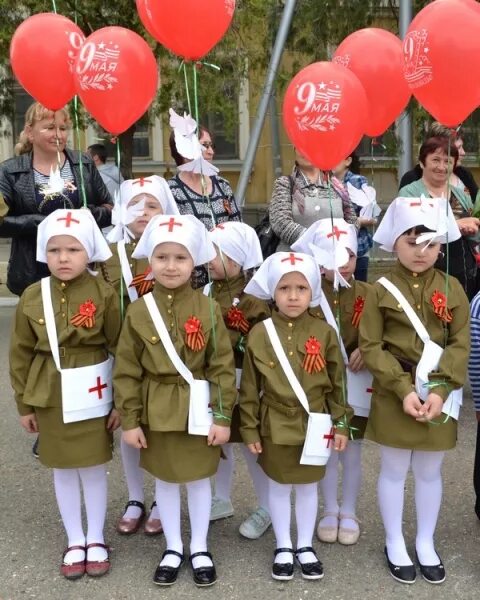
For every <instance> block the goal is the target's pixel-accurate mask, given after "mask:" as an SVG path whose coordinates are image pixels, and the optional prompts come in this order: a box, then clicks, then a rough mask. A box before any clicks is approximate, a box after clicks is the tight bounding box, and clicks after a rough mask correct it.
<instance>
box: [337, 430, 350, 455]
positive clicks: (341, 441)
mask: <svg viewBox="0 0 480 600" xmlns="http://www.w3.org/2000/svg"><path fill="white" fill-rule="evenodd" d="M334 442H335V444H334V446H333V447H334V449H335V450H336V451H337V452H343V451H344V450H345V448H346V447H347V444H348V436H347V435H344V434H343V433H335V437H334Z"/></svg>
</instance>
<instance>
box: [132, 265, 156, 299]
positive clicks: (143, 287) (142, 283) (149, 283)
mask: <svg viewBox="0 0 480 600" xmlns="http://www.w3.org/2000/svg"><path fill="white" fill-rule="evenodd" d="M151 272H152V268H151V267H147V268H146V269H145V271H144V272H143V273H140V275H136V276H135V277H134V278H133V279H132V283H131V284H130V285H129V286H128V287H134V288H135V289H136V290H137V294H138V297H139V298H141V297H142V296H144V295H145V294H148V293H149V292H151V291H152V290H153V286H154V284H155V279H153V278H152V277H148V279H147V276H149V275H150V274H151Z"/></svg>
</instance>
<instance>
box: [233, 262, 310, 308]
mask: <svg viewBox="0 0 480 600" xmlns="http://www.w3.org/2000/svg"><path fill="white" fill-rule="evenodd" d="M294 272H298V273H302V274H303V275H305V279H306V280H307V281H308V284H309V285H310V288H311V290H312V300H311V302H310V306H318V305H319V303H320V297H321V295H322V289H321V282H320V270H319V268H318V265H317V264H316V263H315V261H314V260H313V258H312V257H311V256H309V255H308V254H302V253H300V252H276V253H275V254H272V255H271V256H269V257H268V258H267V259H266V260H265V262H264V263H263V264H262V265H261V266H260V268H259V269H258V271H257V272H256V273H255V275H254V276H253V277H252V279H250V281H249V282H248V284H247V286H246V287H245V293H246V294H251V295H252V296H255V297H257V298H260V299H262V300H270V299H273V296H274V294H275V289H276V288H277V285H278V282H279V281H280V279H281V278H282V277H283V276H284V275H286V274H287V273H294Z"/></svg>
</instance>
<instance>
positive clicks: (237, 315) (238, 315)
mask: <svg viewBox="0 0 480 600" xmlns="http://www.w3.org/2000/svg"><path fill="white" fill-rule="evenodd" d="M225 324H226V326H227V327H228V329H233V330H234V331H239V332H240V333H242V334H243V335H247V333H248V332H249V331H250V323H249V322H248V321H247V318H246V317H245V314H244V312H243V311H242V310H241V309H240V308H237V307H236V306H231V307H230V308H229V310H228V312H227V314H226V316H225Z"/></svg>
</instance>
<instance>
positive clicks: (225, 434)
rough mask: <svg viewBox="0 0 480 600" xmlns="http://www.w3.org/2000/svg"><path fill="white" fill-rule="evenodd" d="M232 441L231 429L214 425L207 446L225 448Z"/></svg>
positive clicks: (209, 433)
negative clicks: (224, 445)
mask: <svg viewBox="0 0 480 600" xmlns="http://www.w3.org/2000/svg"><path fill="white" fill-rule="evenodd" d="M229 439H230V427H224V426H223V425H215V423H213V424H212V426H211V427H210V431H209V432H208V437H207V444H208V445H209V446H223V444H226V443H227V442H228V440H229Z"/></svg>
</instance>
